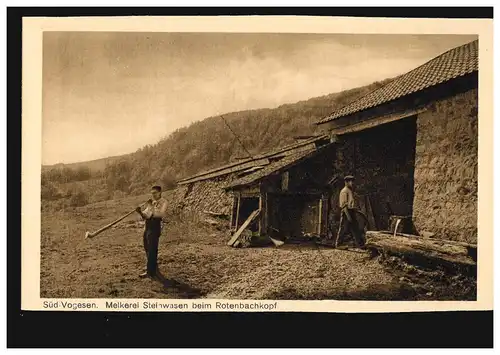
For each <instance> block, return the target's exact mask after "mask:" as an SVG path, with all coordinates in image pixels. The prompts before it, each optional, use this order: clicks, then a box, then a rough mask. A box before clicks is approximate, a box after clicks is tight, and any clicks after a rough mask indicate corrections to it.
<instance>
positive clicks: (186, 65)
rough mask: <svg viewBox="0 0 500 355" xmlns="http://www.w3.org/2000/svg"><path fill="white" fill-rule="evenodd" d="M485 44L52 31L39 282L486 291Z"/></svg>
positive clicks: (411, 38) (222, 295)
mask: <svg viewBox="0 0 500 355" xmlns="http://www.w3.org/2000/svg"><path fill="white" fill-rule="evenodd" d="M479 46H480V44H479V41H478V36H477V35H432V34H430V35H429V34H426V35H418V34H417V35H409V34H314V33H299V34H297V33H282V34H281V33H209V32H204V33H166V32H144V33H141V32H72V31H67V32H66V31H64V32H60V31H53V32H50V31H49V32H44V33H43V72H42V80H43V97H42V107H43V111H42V151H41V155H42V170H41V236H40V238H41V250H40V252H41V264H40V297H42V298H144V299H146V298H170V299H185V298H200V299H243V300H254V299H272V300H388V301H390V300H466V301H467V300H476V292H477V291H476V290H477V287H476V268H477V223H478V222H477V202H478V194H477V190H478V168H477V167H478V70H479V67H478V48H479Z"/></svg>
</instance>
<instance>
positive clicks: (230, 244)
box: [227, 210, 260, 246]
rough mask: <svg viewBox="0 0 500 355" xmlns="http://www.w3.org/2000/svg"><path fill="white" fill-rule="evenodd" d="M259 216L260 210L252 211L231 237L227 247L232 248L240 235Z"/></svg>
mask: <svg viewBox="0 0 500 355" xmlns="http://www.w3.org/2000/svg"><path fill="white" fill-rule="evenodd" d="M259 214H260V210H255V211H253V212H252V213H251V214H250V216H248V218H247V220H246V221H245V222H244V223H243V224H242V225H241V227H240V228H239V229H238V230H237V231H236V233H234V235H233V236H232V237H231V239H230V240H229V242H228V243H227V245H229V246H232V245H233V244H234V242H236V241H237V240H238V238H239V237H240V235H241V233H243V231H244V230H245V229H246V228H247V227H248V226H249V225H250V223H252V222H253V220H254V219H255V218H256V217H257V216H258V215H259Z"/></svg>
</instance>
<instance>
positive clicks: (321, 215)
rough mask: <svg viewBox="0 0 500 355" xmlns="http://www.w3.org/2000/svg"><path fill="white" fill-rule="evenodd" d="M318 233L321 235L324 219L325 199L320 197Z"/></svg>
mask: <svg viewBox="0 0 500 355" xmlns="http://www.w3.org/2000/svg"><path fill="white" fill-rule="evenodd" d="M318 204H319V206H318V235H321V222H322V219H323V200H322V199H320V200H319V202H318Z"/></svg>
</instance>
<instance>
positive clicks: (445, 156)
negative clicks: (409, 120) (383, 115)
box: [413, 89, 478, 243]
mask: <svg viewBox="0 0 500 355" xmlns="http://www.w3.org/2000/svg"><path fill="white" fill-rule="evenodd" d="M416 142H417V145H416V161H415V197H414V204H413V216H414V223H415V226H416V227H417V230H419V231H420V232H422V231H429V232H432V233H436V237H440V238H445V239H452V240H460V241H466V242H472V243H475V242H476V241H477V149H478V146H477V144H478V131H477V89H474V90H470V91H467V92H465V93H462V94H459V95H456V96H453V97H451V98H448V99H445V100H441V101H438V102H436V103H434V104H431V105H430V106H429V107H428V111H426V112H424V113H422V114H420V115H419V116H418V119H417V141H416Z"/></svg>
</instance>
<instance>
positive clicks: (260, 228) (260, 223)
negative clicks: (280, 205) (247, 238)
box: [259, 194, 264, 235]
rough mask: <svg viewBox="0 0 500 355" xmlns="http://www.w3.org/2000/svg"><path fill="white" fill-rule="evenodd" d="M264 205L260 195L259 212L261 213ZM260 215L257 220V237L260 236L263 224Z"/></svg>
mask: <svg viewBox="0 0 500 355" xmlns="http://www.w3.org/2000/svg"><path fill="white" fill-rule="evenodd" d="M263 205H264V200H263V198H262V194H261V195H260V196H259V211H263V207H264V206H263ZM262 215H263V214H261V215H260V218H259V235H262V231H263V229H262V227H263V223H262Z"/></svg>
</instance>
